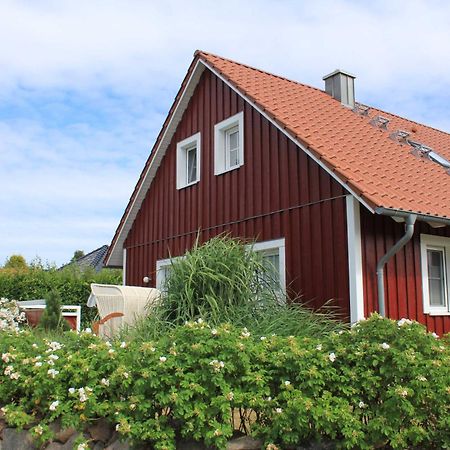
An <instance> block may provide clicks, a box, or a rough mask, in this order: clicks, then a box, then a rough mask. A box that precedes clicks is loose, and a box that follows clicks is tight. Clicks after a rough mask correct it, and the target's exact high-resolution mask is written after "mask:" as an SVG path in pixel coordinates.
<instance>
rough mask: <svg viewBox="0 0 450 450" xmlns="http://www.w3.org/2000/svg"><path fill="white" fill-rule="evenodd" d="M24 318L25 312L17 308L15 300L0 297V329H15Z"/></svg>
mask: <svg viewBox="0 0 450 450" xmlns="http://www.w3.org/2000/svg"><path fill="white" fill-rule="evenodd" d="M25 320H26V318H25V313H23V312H21V311H20V310H19V307H18V306H17V302H16V301H15V300H8V299H7V298H3V297H2V298H0V331H8V330H9V331H17V330H18V329H19V324H21V323H23V322H25Z"/></svg>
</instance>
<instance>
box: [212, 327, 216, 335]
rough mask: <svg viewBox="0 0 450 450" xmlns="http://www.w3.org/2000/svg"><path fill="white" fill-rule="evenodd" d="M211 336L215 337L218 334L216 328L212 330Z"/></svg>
mask: <svg viewBox="0 0 450 450" xmlns="http://www.w3.org/2000/svg"><path fill="white" fill-rule="evenodd" d="M211 334H212V335H213V336H215V335H216V334H217V330H216V329H215V328H213V329H212V330H211Z"/></svg>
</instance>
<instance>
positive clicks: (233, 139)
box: [214, 112, 244, 175]
mask: <svg viewBox="0 0 450 450" xmlns="http://www.w3.org/2000/svg"><path fill="white" fill-rule="evenodd" d="M243 164H244V113H243V112H240V113H239V114H236V115H234V116H232V117H229V118H228V119H226V120H223V121H222V122H220V123H218V124H216V125H215V126H214V173H215V174H216V175H220V174H221V173H224V172H228V171H230V170H233V169H238V168H239V167H241V166H242V165H243Z"/></svg>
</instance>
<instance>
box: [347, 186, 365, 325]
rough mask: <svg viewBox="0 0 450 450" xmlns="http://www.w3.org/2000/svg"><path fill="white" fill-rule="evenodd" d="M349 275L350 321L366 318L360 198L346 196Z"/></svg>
mask: <svg viewBox="0 0 450 450" xmlns="http://www.w3.org/2000/svg"><path fill="white" fill-rule="evenodd" d="M346 209H347V246H348V276H349V280H348V281H349V291H350V292H349V293H350V322H351V323H355V322H358V321H359V320H362V319H364V288H363V273H362V251H361V219H360V206H359V202H358V200H357V199H356V198H355V197H354V196H353V195H347V196H346Z"/></svg>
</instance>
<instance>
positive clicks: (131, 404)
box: [130, 403, 136, 411]
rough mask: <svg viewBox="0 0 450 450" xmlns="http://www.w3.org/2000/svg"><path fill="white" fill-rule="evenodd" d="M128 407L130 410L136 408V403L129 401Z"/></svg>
mask: <svg viewBox="0 0 450 450" xmlns="http://www.w3.org/2000/svg"><path fill="white" fill-rule="evenodd" d="M130 409H131V411H133V410H135V409H136V403H130Z"/></svg>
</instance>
